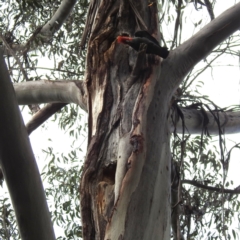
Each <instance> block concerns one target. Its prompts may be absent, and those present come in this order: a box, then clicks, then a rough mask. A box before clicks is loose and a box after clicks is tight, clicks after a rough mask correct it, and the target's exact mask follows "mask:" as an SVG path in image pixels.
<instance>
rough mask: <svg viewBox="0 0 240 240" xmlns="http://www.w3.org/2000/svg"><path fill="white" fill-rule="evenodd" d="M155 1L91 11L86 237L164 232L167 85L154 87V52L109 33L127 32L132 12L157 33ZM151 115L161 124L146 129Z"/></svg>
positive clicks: (104, 4)
mask: <svg viewBox="0 0 240 240" xmlns="http://www.w3.org/2000/svg"><path fill="white" fill-rule="evenodd" d="M95 2H96V4H97V3H98V1H95ZM95 2H92V4H93V5H94V4H95ZM93 5H92V6H93ZM132 6H135V8H134V11H133V7H132ZM156 6H157V4H152V5H151V6H148V2H147V1H145V0H141V1H139V0H138V1H137V0H134V1H133V0H132V1H131V4H130V2H129V1H128V0H124V1H120V0H117V1H116V0H114V1H113V0H112V1H111V0H110V1H105V0H103V1H101V2H100V5H99V6H98V9H97V11H96V17H95V21H94V23H93V26H92V32H91V35H90V41H89V45H88V54H87V72H86V85H87V91H88V108H89V109H88V112H89V146H88V152H87V157H86V161H85V164H84V169H83V174H82V179H81V186H80V194H81V213H82V221H83V237H84V239H86V240H93V239H111V240H116V239H131V240H134V239H137V240H139V239H148V240H151V239H156V237H155V236H159V237H160V239H164V238H165V237H168V236H169V234H170V230H169V219H170V211H169V210H170V173H169V171H166V169H170V166H169V163H170V161H169V159H170V151H169V135H167V134H166V133H167V130H166V129H167V124H168V122H167V109H168V102H169V99H170V93H169V94H167V96H168V97H167V98H164V99H163V95H161V94H160V91H161V90H164V91H165V90H166V89H164V86H163V84H162V83H161V81H159V76H160V64H161V60H160V58H159V57H158V56H153V55H146V54H145V52H144V48H143V49H142V50H141V51H140V52H139V53H138V52H136V51H135V50H133V49H131V48H129V47H126V46H123V45H120V44H118V43H117V41H116V38H117V36H119V35H120V34H122V33H125V34H128V35H129V36H133V35H134V33H135V31H136V30H137V29H138V23H137V21H139V16H141V18H142V19H143V21H144V23H145V24H146V26H147V27H148V31H149V33H151V34H152V35H153V36H154V37H156V36H160V34H159V32H158V29H159V27H158V25H157V23H158V15H157V9H156ZM136 11H138V12H139V14H138V15H137V16H136V15H135V13H136ZM89 17H92V16H89ZM162 110H163V112H162ZM158 122H162V126H161V127H156V128H155V129H153V126H154V125H156V123H158ZM153 124H154V125H153ZM158 125H159V124H158ZM130 164H131V165H130ZM130 166H131V167H130ZM161 182H164V184H165V183H166V184H165V185H164V187H163V188H162V187H161V189H160V185H159V184H160V183H161ZM159 226H163V228H159ZM133 229H134V231H133ZM136 233H137V234H136Z"/></svg>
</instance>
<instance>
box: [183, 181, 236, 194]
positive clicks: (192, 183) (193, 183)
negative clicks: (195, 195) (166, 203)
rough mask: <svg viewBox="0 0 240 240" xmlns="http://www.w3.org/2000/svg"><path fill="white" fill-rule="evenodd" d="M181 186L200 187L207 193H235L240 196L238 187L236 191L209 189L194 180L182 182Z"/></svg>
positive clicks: (209, 187)
mask: <svg viewBox="0 0 240 240" xmlns="http://www.w3.org/2000/svg"><path fill="white" fill-rule="evenodd" d="M181 182H182V184H191V185H193V186H195V187H200V188H203V189H206V190H209V191H214V192H218V193H235V194H240V189H238V187H237V188H236V189H226V188H225V189H224V188H223V189H222V188H219V187H211V186H207V185H204V184H201V183H199V182H198V181H195V180H182V181H181Z"/></svg>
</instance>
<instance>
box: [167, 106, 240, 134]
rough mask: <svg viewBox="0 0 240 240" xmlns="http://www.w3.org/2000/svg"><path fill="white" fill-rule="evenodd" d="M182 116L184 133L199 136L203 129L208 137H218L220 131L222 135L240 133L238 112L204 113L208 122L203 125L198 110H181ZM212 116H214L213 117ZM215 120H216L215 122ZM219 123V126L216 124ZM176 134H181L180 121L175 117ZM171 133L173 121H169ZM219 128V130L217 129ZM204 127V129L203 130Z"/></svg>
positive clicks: (239, 113) (202, 119) (201, 116)
mask: <svg viewBox="0 0 240 240" xmlns="http://www.w3.org/2000/svg"><path fill="white" fill-rule="evenodd" d="M181 111H182V113H183V114H184V121H185V133H190V134H201V132H202V131H203V132H205V129H206V130H207V132H208V133H209V134H210V135H218V134H219V131H220V129H221V131H222V133H225V134H233V133H239V132H240V112H239V111H238V112H216V111H215V112H214V111H213V113H211V112H205V114H206V115H207V119H205V121H208V123H207V124H206V126H203V124H204V115H203V113H202V112H201V111H200V110H195V109H186V108H181ZM213 114H214V115H213ZM216 119H217V120H216ZM217 121H219V124H218V123H217ZM176 123H177V124H176V132H177V133H182V131H183V125H182V124H183V123H182V119H181V118H180V117H179V116H177V122H176ZM170 126H171V132H173V131H174V124H173V121H172V120H171V119H170ZM219 126H220V128H219ZM204 127H205V129H204Z"/></svg>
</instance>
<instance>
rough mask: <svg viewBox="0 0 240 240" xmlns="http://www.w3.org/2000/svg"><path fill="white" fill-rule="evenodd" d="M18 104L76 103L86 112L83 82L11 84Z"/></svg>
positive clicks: (45, 81) (47, 81)
mask: <svg viewBox="0 0 240 240" xmlns="http://www.w3.org/2000/svg"><path fill="white" fill-rule="evenodd" d="M13 86H14V89H15V92H16V96H17V100H18V104H19V105H27V104H40V103H56V102H61V103H76V104H78V105H79V106H80V107H81V108H82V109H84V110H85V111H87V103H86V97H85V91H84V83H83V81H49V80H42V81H35V82H33V81H31V82H22V83H15V84H13Z"/></svg>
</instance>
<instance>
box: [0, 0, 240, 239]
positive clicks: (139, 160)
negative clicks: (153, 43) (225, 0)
mask: <svg viewBox="0 0 240 240" xmlns="http://www.w3.org/2000/svg"><path fill="white" fill-rule="evenodd" d="M87 5H88V4H87V3H86V2H83V1H80V2H78V3H77V4H76V2H75V1H62V2H61V5H60V3H59V2H58V1H46V2H45V1H41V2H35V1H31V2H26V1H23V2H14V1H13V2H9V4H5V5H2V6H1V11H2V12H8V13H9V14H8V15H7V17H6V19H5V20H4V21H2V23H1V24H2V25H1V29H2V33H3V34H2V35H1V40H2V51H3V54H4V56H5V59H6V62H7V64H8V73H9V74H8V73H7V71H6V68H5V66H4V63H3V61H2V62H1V73H2V76H3V78H4V81H2V82H1V85H0V89H1V90H0V91H1V94H0V95H1V104H0V112H1V116H3V117H2V119H3V121H1V123H0V131H1V133H4V134H1V137H0V138H1V142H0V160H1V167H2V172H3V176H4V178H5V180H6V183H7V185H8V188H9V192H10V194H11V198H12V202H13V206H14V209H15V212H16V217H17V221H18V225H19V229H20V235H21V238H22V239H28V238H30V239H46V238H47V239H54V235H53V232H52V229H51V224H50V219H49V216H48V213H47V207H46V204H45V200H44V194H43V189H42V187H41V183H40V181H39V174H38V171H37V169H36V166H35V163H34V159H33V155H32V153H31V150H30V147H29V143H28V139H27V136H26V132H25V130H24V127H21V128H20V129H21V131H19V126H22V123H21V119H20V118H19V114H18V109H17V108H16V100H15V98H14V94H13V91H12V90H11V86H10V84H9V83H10V80H9V75H10V77H11V79H12V81H13V82H16V84H14V89H15V93H16V96H17V100H18V103H19V104H23V105H28V106H29V108H30V110H31V112H33V113H35V112H36V111H37V113H35V114H34V116H33V118H32V120H31V121H30V122H29V123H27V124H26V126H27V131H28V133H29V134H30V133H31V132H32V131H33V130H34V129H35V128H37V127H38V126H39V125H40V124H41V123H43V122H44V121H45V120H46V119H48V118H49V117H50V116H51V115H53V114H54V113H56V112H57V111H59V110H60V109H63V110H62V113H61V114H58V117H56V119H59V124H60V126H61V127H62V128H63V129H69V133H70V135H71V136H74V138H75V140H78V137H79V135H80V134H81V131H80V125H78V126H77V127H76V125H77V124H79V122H78V121H76V120H78V119H79V118H80V113H79V112H78V111H79V109H78V107H77V106H80V107H81V108H82V109H84V110H85V111H88V151H87V156H86V160H85V164H84V167H83V170H82V171H83V172H82V179H81V187H80V195H81V211H82V221H83V223H82V230H81V228H80V227H79V226H77V225H74V224H70V220H69V219H68V217H65V218H64V217H62V214H61V213H62V212H64V211H65V212H70V214H69V216H70V219H75V217H78V216H79V212H78V211H70V208H71V206H72V199H71V198H69V199H68V200H65V199H64V202H61V198H59V196H60V193H61V191H63V192H64V191H68V194H72V195H74V197H75V198H76V189H77V183H76V179H77V176H80V167H79V166H74V167H73V168H71V169H69V168H67V169H66V168H65V169H64V168H60V165H61V164H62V163H60V162H63V163H66V164H69V163H68V161H70V160H71V162H74V161H76V160H78V162H79V158H78V155H77V151H74V150H73V151H71V153H70V154H69V155H68V157H65V156H62V157H61V159H60V158H59V157H55V155H54V152H53V151H52V149H51V148H49V149H48V150H47V151H46V152H47V154H49V157H50V158H51V160H50V161H49V163H48V165H47V167H46V168H45V169H46V170H47V171H48V172H47V173H46V172H45V173H43V175H44V174H45V175H46V177H47V178H48V180H49V181H50V182H51V183H53V184H55V183H56V181H55V180H58V181H59V184H58V186H59V188H58V190H61V191H56V190H52V189H50V190H48V189H47V191H46V195H47V196H48V197H50V196H51V195H53V196H54V197H55V198H56V199H57V203H56V206H55V209H53V212H52V216H53V220H56V222H57V223H58V224H59V225H61V224H62V223H63V222H64V221H67V222H68V226H67V227H66V231H65V234H66V237H67V239H71V238H72V239H74V236H78V237H79V236H80V235H81V234H83V237H84V238H85V239H156V238H159V239H169V238H170V218H171V220H172V234H173V236H172V237H173V238H175V239H181V238H183V237H186V238H188V239H191V238H195V237H196V236H197V235H198V236H200V237H201V235H202V236H203V235H204V234H208V235H209V236H210V237H211V238H212V239H214V237H215V238H216V239H217V238H218V234H219V235H220V236H224V237H225V238H229V236H230V235H229V231H228V229H227V227H226V226H227V225H228V223H229V222H231V221H232V216H233V214H234V212H236V211H238V208H239V202H238V201H237V200H236V199H235V200H234V199H233V196H234V195H232V194H234V193H239V190H238V189H235V190H231V189H226V187H227V186H228V185H229V183H228V181H227V170H228V165H229V157H230V154H231V150H230V151H229V152H226V149H225V145H224V141H223V133H224V132H225V133H233V132H237V131H238V129H239V127H238V126H239V120H238V119H239V117H238V116H239V112H238V111H236V110H237V109H236V108H235V112H234V111H233V109H231V110H229V111H224V109H220V108H218V107H217V106H216V105H215V104H213V103H212V102H211V101H210V100H208V99H206V98H205V97H203V96H201V95H196V94H193V92H192V91H191V92H190V91H189V87H190V86H191V84H192V83H193V82H194V81H195V79H196V78H197V77H198V76H199V74H200V73H201V72H202V71H203V70H205V69H207V68H208V67H210V66H211V64H212V62H213V61H214V60H215V59H216V58H218V57H219V56H221V55H223V54H231V55H234V54H236V55H238V52H237V51H234V49H235V47H236V39H238V36H237V35H236V36H234V35H233V36H232V35H231V34H232V33H234V32H235V31H236V30H237V29H239V27H240V26H239V21H238V15H239V12H240V6H239V4H237V5H236V6H235V7H233V8H231V9H229V10H228V11H226V12H225V13H223V14H222V15H221V16H220V17H218V18H216V19H215V20H213V19H214V11H213V6H214V2H209V1H204V3H203V2H201V1H193V2H191V3H189V4H187V3H186V2H183V1H167V2H165V1H161V2H159V3H158V4H156V2H149V3H147V2H146V1H132V0H131V1H130V0H129V1H114V2H104V1H102V2H98V1H91V3H90V5H89V7H88V9H89V11H88V16H87V22H86V26H85V28H84V22H85V19H84V16H85V13H86V8H87ZM157 5H159V6H158V9H157ZM172 6H175V7H176V13H175V14H173V15H172V16H171V14H167V13H170V12H169V9H170V8H172ZM189 6H194V8H195V11H196V12H199V11H206V12H208V14H209V16H210V18H211V20H213V21H212V22H211V23H209V24H208V25H207V26H206V27H204V28H203V29H202V30H201V31H199V32H198V33H197V34H196V35H194V36H193V37H192V38H190V39H189V40H188V41H184V40H185V39H183V36H182V33H183V31H182V27H183V26H184V21H183V20H184V17H183V16H184V11H187V8H189ZM54 8H55V9H56V10H57V11H56V12H55V11H54ZM200 8H201V9H200ZM158 10H160V22H161V26H162V28H164V26H163V25H164V24H162V23H164V22H166V21H167V22H168V23H171V22H172V21H173V22H175V26H174V28H173V29H171V28H169V29H171V31H172V33H173V37H172V38H171V39H169V40H168V39H166V35H165V34H163V35H162V36H161V34H160V32H159V25H158V24H159V20H158V19H159V16H158V13H159V12H158ZM54 12H55V13H54ZM49 13H50V15H51V16H50V15H49ZM53 13H54V14H53ZM5 15H6V14H5ZM5 15H4V14H2V16H5ZM46 16H48V18H49V21H48V22H46ZM50 17H51V19H50ZM171 17H173V20H172V19H171ZM201 24H202V23H201V21H198V22H197V23H196V26H197V25H201ZM83 29H84V31H83ZM139 29H142V30H146V29H147V30H148V31H149V32H150V33H151V34H152V35H153V36H155V37H156V38H158V40H160V38H161V39H162V42H161V44H162V45H165V44H166V43H167V45H168V46H169V47H171V52H170V55H169V57H168V58H167V59H166V60H164V61H162V60H161V59H160V58H159V57H157V56H154V55H146V53H145V50H144V46H142V48H141V49H140V51H139V52H136V51H134V50H133V49H131V48H129V47H126V46H124V45H119V44H118V43H117V42H116V37H117V36H119V35H121V34H129V35H130V36H132V35H133V34H134V32H135V31H136V30H139ZM23 32H24V34H22V33H23ZM164 32H165V31H163V33H164ZM79 36H82V40H81V41H80V40H79ZM160 36H161V37H160ZM225 39H227V40H226V42H223V41H224V40H225ZM87 41H88V48H87V50H88V51H87V56H86V62H85V64H86V67H84V61H83V59H84V58H85V52H84V50H82V49H83V48H84V46H85V45H86V42H87ZM182 42H183V44H181V43H182ZM214 48H215V49H214ZM213 49H214V51H213ZM211 52H212V54H211V56H210V57H208V58H207V59H206V57H207V56H208V54H210V53H211ZM45 55H48V57H49V58H50V59H52V61H54V67H53V68H52V69H48V70H49V72H48V74H47V75H46V76H42V75H41V72H39V70H40V69H39V67H38V60H39V59H40V57H42V56H45ZM225 56H226V55H225ZM202 59H204V61H205V66H204V67H203V68H202V69H201V70H197V72H194V70H193V67H194V66H195V65H196V64H197V63H198V62H199V61H200V60H202ZM19 72H20V74H19ZM44 78H45V79H48V80H43V79H44ZM49 79H51V80H55V81H49ZM62 79H63V80H62ZM68 79H69V80H68ZM82 79H84V80H83V81H79V80H82ZM31 80H33V81H31ZM39 80H42V81H39ZM57 80H61V81H57ZM179 84H182V85H181V88H180V89H179V88H178V87H179ZM87 102H88V106H87ZM41 103H48V104H46V106H43V107H42V109H41V110H39V106H38V105H36V104H41ZM68 103H74V104H76V105H77V106H76V105H66V104H68ZM9 109H11V111H9ZM69 113H70V114H69ZM9 120H11V121H9ZM75 121H76V122H77V123H75ZM226 122H227V123H226ZM7 126H8V127H7ZM172 132H173V133H174V138H173V142H172V148H173V151H172V154H170V135H171V133H172ZM207 132H208V134H218V135H219V139H220V161H217V158H218V156H217V154H216V151H213V150H212V149H209V148H208V147H207V146H208V143H209V141H210V140H209V137H207V136H205V135H204V134H205V133H207ZM177 133H180V134H181V137H178V135H176V134H177ZM191 133H195V134H196V133H197V134H199V137H196V138H195V139H193V140H192V141H190V140H189V134H191ZM11 145H14V148H15V151H14V152H13V151H12V148H11V147H10V146H11ZM236 147H238V145H236ZM199 149H200V151H199ZM14 154H15V155H14ZM19 156H22V158H21V157H19ZM171 159H172V167H171V166H170V164H171ZM188 159H189V160H188ZM58 162H59V163H58ZM16 163H17V164H16ZM202 166H204V170H203V167H202ZM65 167H66V166H65ZM68 167H69V166H68ZM171 168H172V183H171V181H170V172H171V171H170V169H171ZM26 169H27V170H28V171H26ZM74 169H76V170H75V171H74ZM213 170H214V171H215V174H214V175H213V174H210V173H212V172H213ZM220 170H221V171H222V179H220V178H218V177H217V174H216V173H219V171H220ZM188 171H191V173H192V172H193V173H194V176H190V175H189V174H187V172H188ZM188 176H190V177H191V180H189V179H188ZM219 176H220V177H221V175H220V174H219ZM199 179H202V180H201V181H199ZM29 183H30V184H29ZM186 184H191V185H192V186H196V187H197V188H193V187H186V186H187V185H186ZM209 185H210V186H209ZM63 186H64V187H66V188H63ZM171 187H172V206H171V203H170V196H171ZM20 189H21V192H20V193H19V190H20ZM203 189H204V190H203ZM33 192H34V194H32V193H33ZM229 194H230V195H229ZM32 195H34V198H32ZM75 198H73V199H75ZM230 200H231V201H230ZM228 202H231V204H232V205H231V206H230V207H228V208H226V203H228ZM37 204H39V206H40V207H36V206H37ZM57 205H60V206H57ZM58 207H59V208H60V209H62V212H61V210H59V208H58ZM27 210H28V211H27ZM44 212H45V214H43V213H44ZM207 212H211V213H210V215H207V214H206V213H207ZM219 212H220V213H221V218H220V219H219ZM2 213H3V214H2V216H3V217H2V219H1V222H2V225H3V231H2V235H3V236H4V237H5V238H6V239H8V238H10V235H12V236H13V237H14V235H15V234H17V233H16V231H15V227H14V224H11V223H10V222H9V220H11V218H12V215H11V213H12V212H11V210H10V209H9V205H8V203H7V200H6V199H3V207H2ZM40 215H41V216H42V218H39V217H38V216H40ZM171 216H172V217H171ZM205 216H207V217H206V219H207V224H206V222H205V218H204V217H205ZM26 219H27V220H26ZM36 219H37V220H36ZM203 224H205V225H207V227H208V228H206V227H205V226H204V225H203ZM34 225H35V226H37V229H38V231H39V232H37V231H36V230H34V229H36V228H34ZM29 226H31V227H29ZM159 226H160V227H159ZM213 227H216V229H217V231H216V232H214V231H212V232H211V231H209V228H213ZM46 228H48V229H49V231H46ZM29 229H32V231H29ZM206 231H208V232H206ZM81 232H82V233H81ZM44 234H46V235H44ZM231 234H232V236H235V232H234V231H232V233H231ZM204 236H205V235H204Z"/></svg>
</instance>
